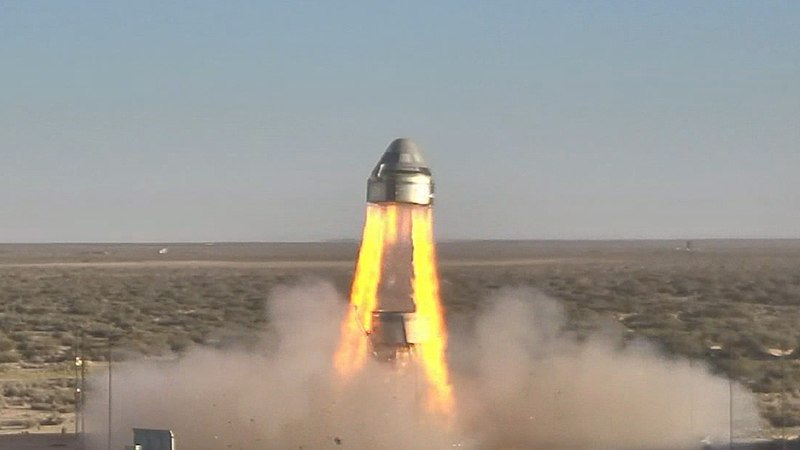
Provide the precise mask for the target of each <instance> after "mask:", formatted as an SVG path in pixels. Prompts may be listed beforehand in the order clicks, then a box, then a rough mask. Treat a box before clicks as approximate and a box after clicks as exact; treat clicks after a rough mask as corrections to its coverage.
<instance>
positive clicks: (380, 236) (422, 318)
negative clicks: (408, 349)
mask: <svg viewBox="0 0 800 450" xmlns="http://www.w3.org/2000/svg"><path fill="white" fill-rule="evenodd" d="M409 215H410V216H411V223H410V225H411V226H410V230H409V226H408V225H409V224H408V217H409ZM398 219H399V220H401V221H402V224H401V226H400V227H398ZM398 228H399V229H398ZM400 232H401V233H403V237H402V239H404V241H405V242H407V240H408V239H410V240H411V243H412V255H411V259H412V261H411V264H412V266H413V267H412V269H413V278H412V279H411V280H409V282H410V283H411V290H412V292H413V300H414V306H415V315H416V317H415V323H416V328H417V329H416V333H417V334H418V335H419V336H422V337H423V342H421V343H418V344H417V352H416V353H417V354H418V355H419V358H418V363H419V364H420V365H421V366H422V368H423V372H424V375H425V379H426V381H427V385H428V390H427V408H428V410H429V411H431V412H435V413H441V414H445V415H450V414H451V413H452V412H453V408H454V399H453V389H452V386H451V385H450V376H449V373H448V368H447V362H446V359H445V351H446V349H447V329H446V327H445V322H444V312H443V308H442V303H441V300H440V298H439V277H438V273H437V270H436V252H435V248H434V239H433V219H432V214H431V208H430V207H425V206H416V205H398V204H383V205H377V204H368V205H367V217H366V221H365V224H364V232H363V237H362V241H361V248H360V249H359V253H358V262H357V263H356V270H355V274H354V276H353V285H352V291H351V293H350V310H349V311H348V314H347V317H346V318H345V320H344V322H343V323H342V326H341V341H340V344H339V348H338V350H337V352H336V354H335V355H334V367H335V368H336V370H337V372H338V373H339V375H340V376H342V377H343V378H349V377H350V376H351V375H353V374H354V373H356V372H357V371H358V370H360V369H361V368H362V367H363V366H364V364H365V362H366V358H367V355H368V353H369V351H370V349H369V340H368V335H369V333H370V331H371V330H372V312H373V311H374V310H375V309H376V307H377V306H378V292H379V291H378V288H379V286H380V284H381V274H382V271H383V264H384V263H386V261H384V254H385V252H387V250H389V249H390V248H394V247H393V246H394V245H395V244H396V243H397V242H398V240H399V239H400V238H401V237H400V236H399V235H398V233H400ZM409 232H410V236H405V234H409Z"/></svg>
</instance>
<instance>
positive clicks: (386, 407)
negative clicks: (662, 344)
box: [88, 282, 757, 450]
mask: <svg viewBox="0 0 800 450" xmlns="http://www.w3.org/2000/svg"><path fill="white" fill-rule="evenodd" d="M345 304H346V302H345V301H344V300H343V299H342V298H341V297H340V296H339V294H337V292H336V291H335V289H334V288H333V287H332V286H331V285H329V284H327V283H323V282H307V283H304V284H300V285H296V286H291V287H282V288H279V289H276V290H275V291H274V292H272V294H271V296H270V299H269V301H268V302H267V308H268V311H267V314H268V316H269V318H270V325H269V328H268V329H267V330H265V333H264V335H265V337H264V339H263V345H262V346H261V347H260V349H259V350H258V351H252V350H250V351H245V350H217V349H208V348H197V349H195V350H193V351H190V352H189V353H188V354H187V355H185V356H184V357H183V358H181V359H180V360H179V361H177V362H161V363H157V362H136V363H126V364H122V365H118V366H117V368H116V369H115V372H114V378H113V400H114V401H113V415H112V417H113V421H112V429H113V432H112V436H113V445H114V448H122V447H123V446H124V445H130V444H132V434H131V428H132V427H140V428H170V429H172V430H174V431H175V434H176V440H177V442H178V446H179V447H180V448H191V449H226V448H232V449H248V450H256V449H259V450H260V449H338V448H345V449H363V450H367V449H397V448H405V449H425V450H428V449H438V448H441V449H445V448H452V447H453V446H454V445H456V446H460V448H466V449H509V448H525V449H556V448H564V449H589V448H591V449H604V448H606V449H641V448H654V449H662V448H663V449H670V448H692V447H693V446H694V447H697V443H698V442H699V440H700V439H701V438H702V437H704V436H706V435H713V436H715V437H717V438H718V439H727V436H728V427H729V423H728V418H729V416H728V406H729V403H728V400H729V391H728V389H729V385H728V382H727V380H723V379H721V378H718V377H714V376H712V375H710V374H709V373H708V372H707V370H706V369H705V368H704V367H702V365H701V364H694V365H691V364H689V362H687V361H676V360H667V359H665V358H663V357H662V356H660V355H659V354H658V352H657V351H655V350H654V349H653V348H651V347H649V346H648V345H646V344H644V343H641V344H633V345H626V346H622V345H621V344H620V340H619V339H618V338H613V337H609V335H608V333H606V334H604V335H602V336H596V337H592V338H589V339H587V340H583V341H581V342H580V343H579V342H578V341H577V340H576V339H574V338H573V337H571V336H570V335H569V334H565V333H564V332H563V331H562V328H563V325H564V320H565V318H564V315H563V311H562V309H561V308H560V307H559V305H558V303H557V302H556V301H554V300H552V299H549V298H546V297H545V296H543V295H541V294H539V293H536V292H532V291H527V290H514V289H507V290H502V291H501V292H499V293H498V294H496V295H495V296H493V297H492V298H490V299H487V301H486V303H485V304H486V307H485V308H484V310H483V311H482V312H481V313H480V314H479V315H478V316H477V317H474V318H469V319H467V320H466V321H467V322H469V323H465V324H460V326H455V327H453V326H451V328H456V329H458V330H463V331H460V332H459V333H455V334H452V333H451V336H450V339H449V341H450V352H449V355H450V361H451V366H452V374H453V382H454V387H455V397H456V413H455V416H454V417H453V418H451V419H449V420H448V419H443V418H436V417H430V416H428V415H427V413H425V412H424V407H423V406H422V405H420V402H421V401H420V399H419V398H418V396H417V395H416V392H417V390H418V385H419V383H418V380H417V377H418V374H417V373H416V372H415V371H414V370H413V369H411V370H407V371H405V372H402V373H397V372H396V371H394V370H392V369H391V368H390V367H387V366H386V365H383V364H380V363H377V362H374V361H369V362H368V363H367V367H365V369H364V370H363V371H361V372H360V373H358V374H357V375H356V378H355V379H353V380H349V382H347V383H343V382H342V381H341V380H339V378H338V377H337V376H336V375H335V373H334V371H333V369H332V357H333V353H334V351H335V346H336V344H337V342H338V338H339V324H340V322H341V319H342V317H343V316H344V312H345V311H344V309H345V306H344V305H345ZM453 320H456V319H453ZM104 387H105V378H103V377H100V378H98V379H96V380H94V383H93V390H92V391H91V392H90V393H89V395H90V399H91V402H90V405H89V409H88V413H89V416H88V420H89V424H90V425H92V428H93V429H94V433H93V435H92V439H91V440H90V443H92V445H93V446H92V447H91V448H105V443H106V439H107V436H106V435H105V431H104V430H105V427H106V424H107V422H106V419H107V416H106V405H107V397H106V398H104V391H103V389H104ZM736 390H737V393H736V397H735V398H736V399H737V405H736V416H737V421H738V423H737V427H738V426H744V425H743V424H742V423H741V422H742V421H743V420H744V419H746V420H748V421H750V423H749V424H748V425H753V424H754V421H755V420H756V417H757V416H756V414H755V412H754V411H755V408H754V407H753V404H752V402H751V400H750V397H749V396H748V395H747V394H746V393H745V392H744V391H743V390H741V389H740V388H739V387H736Z"/></svg>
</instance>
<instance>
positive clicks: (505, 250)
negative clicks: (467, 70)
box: [0, 241, 800, 433]
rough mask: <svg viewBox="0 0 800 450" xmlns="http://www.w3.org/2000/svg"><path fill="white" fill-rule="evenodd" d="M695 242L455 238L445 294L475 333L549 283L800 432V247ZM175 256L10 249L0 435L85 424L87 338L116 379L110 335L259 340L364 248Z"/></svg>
mask: <svg viewBox="0 0 800 450" xmlns="http://www.w3.org/2000/svg"><path fill="white" fill-rule="evenodd" d="M693 244H694V245H693V247H694V248H695V250H694V251H692V252H687V251H683V250H676V248H683V246H684V241H680V242H678V241H640V242H462V243H458V242H451V243H443V244H440V248H439V250H440V259H441V275H442V297H443V299H444V302H445V304H446V307H447V312H448V320H449V321H451V322H454V323H455V322H458V323H459V325H458V326H468V324H469V319H470V317H473V316H474V313H475V312H476V311H477V310H479V309H480V308H482V307H483V305H484V302H485V299H486V298H487V297H488V296H489V295H490V294H491V293H492V291H494V290H496V289H498V288H500V287H504V286H509V285H511V286H531V287H534V288H536V289H539V290H540V291H542V292H544V293H546V294H548V295H551V296H553V297H555V298H558V299H560V300H561V301H562V302H563V303H564V305H565V307H566V309H567V311H568V313H569V316H570V321H569V325H568V329H567V330H565V332H569V333H573V334H574V335H575V336H576V338H577V339H580V338H581V336H585V335H587V334H589V333H592V332H598V331H601V330H602V332H606V330H607V329H609V328H610V329H614V328H618V329H619V330H620V331H621V332H622V333H623V334H624V335H625V336H626V339H635V338H637V337H645V338H648V339H650V340H652V341H653V342H655V343H656V345H658V346H659V347H661V348H662V349H663V351H664V353H665V355H666V356H667V357H686V358H692V359H694V360H697V361H706V362H707V363H708V364H709V365H710V366H711V367H712V368H713V370H714V371H716V372H718V373H720V374H727V375H732V376H733V377H734V378H735V379H737V380H739V381H741V382H742V383H743V384H745V385H746V386H748V387H749V388H750V389H751V390H752V391H753V392H755V393H756V394H757V395H758V396H759V399H760V407H761V413H762V416H763V417H764V418H765V419H766V421H765V423H766V424H769V425H771V426H772V427H775V428H778V427H780V426H781V425H782V418H783V417H784V416H785V418H786V423H785V424H786V425H787V426H797V425H800V389H798V386H800V384H798V381H800V360H798V355H800V351H797V352H795V353H794V354H792V355H790V356H788V357H786V358H784V359H779V358H776V357H774V356H771V355H770V349H773V352H774V349H790V348H795V347H798V346H800V330H798V328H797V324H798V323H800V241H695V242H694V243H693ZM162 247H165V245H134V244H131V245H100V244H97V245H0V389H2V391H1V392H0V393H2V397H0V405H2V408H3V410H2V415H0V431H10V432H19V431H20V430H29V431H34V430H37V429H45V430H46V429H50V430H52V429H56V430H60V429H61V427H62V426H65V427H67V428H68V429H71V427H72V426H74V425H73V423H72V415H71V412H72V411H73V409H74V396H73V388H74V381H73V378H72V376H73V368H72V358H73V356H74V346H75V344H76V342H78V341H80V342H81V343H82V345H83V352H84V353H85V355H86V357H87V358H88V359H89V360H91V361H92V363H91V364H90V366H89V367H90V371H92V370H93V371H100V370H104V367H105V366H104V363H103V361H105V359H106V357H107V351H108V350H107V349H108V342H109V340H111V341H113V342H114V348H115V351H114V353H113V354H114V358H115V359H119V360H123V359H125V360H136V359H137V358H141V357H142V356H145V357H173V356H175V355H179V354H181V353H182V352H185V351H186V350H187V349H188V348H189V347H190V346H193V345H208V346H216V347H225V346H248V345H253V344H254V343H256V342H257V341H258V339H259V337H260V336H261V335H262V334H263V333H265V332H269V327H270V323H269V317H266V316H265V314H264V303H265V301H267V298H268V295H269V292H270V290H271V289H272V288H273V287H274V286H276V285H279V284H285V283H293V282H296V281H298V280H300V279H302V278H306V277H322V278H324V279H327V280H330V281H331V282H333V283H334V284H335V285H336V286H337V288H338V289H339V291H340V292H342V293H346V292H347V290H348V284H349V279H350V277H351V275H352V268H353V267H352V265H353V263H352V262H353V260H354V258H355V253H356V250H357V245H356V244H355V243H347V242H342V243H324V244H215V245H202V244H175V245H166V247H168V249H169V251H168V252H167V253H166V254H163V255H161V254H159V253H158V250H159V249H160V248H162ZM332 320H335V319H333V318H332ZM464 324H466V325H464ZM714 346H719V347H720V348H717V349H712V347H714ZM598 384H602V380H598ZM599 387H600V386H599ZM690 388H691V387H687V389H690ZM784 390H785V392H786V396H785V402H781V398H782V396H781V393H782V392H784ZM89 395H91V392H89ZM698 395H702V393H698ZM783 412H785V414H783ZM767 426H768V425H767ZM767 432H768V433H769V431H767Z"/></svg>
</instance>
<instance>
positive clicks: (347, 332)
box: [334, 205, 386, 377]
mask: <svg viewBox="0 0 800 450" xmlns="http://www.w3.org/2000/svg"><path fill="white" fill-rule="evenodd" d="M385 218H386V211H385V210H384V209H383V208H381V207H380V206H378V205H367V218H366V220H365V222H364V233H363V237H362V239H361V248H360V249H359V251H358V262H357V263H356V271H355V274H354V275H353V286H352V289H351V292H350V311H349V312H348V313H347V317H346V318H345V320H344V322H342V330H341V342H340V344H339V349H338V350H337V352H336V354H335V355H334V367H335V368H336V370H337V371H338V372H339V374H340V375H342V376H344V377H348V376H350V375H352V374H353V373H355V372H357V371H358V370H359V369H360V368H361V367H363V366H364V362H365V360H366V357H367V353H368V351H369V348H368V345H367V344H368V341H367V339H366V331H367V330H370V329H371V327H372V310H374V309H375V306H376V305H377V303H378V284H379V283H380V280H381V267H382V259H383V241H384V233H385Z"/></svg>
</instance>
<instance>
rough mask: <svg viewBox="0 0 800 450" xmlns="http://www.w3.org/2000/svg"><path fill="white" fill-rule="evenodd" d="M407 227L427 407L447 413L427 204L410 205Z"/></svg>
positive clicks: (448, 390) (449, 394)
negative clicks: (409, 225)
mask: <svg viewBox="0 0 800 450" xmlns="http://www.w3.org/2000/svg"><path fill="white" fill-rule="evenodd" d="M411 230H412V240H413V243H414V257H413V261H414V303H415V305H416V308H417V318H418V320H419V322H420V324H422V326H424V327H425V329H424V330H423V332H422V334H423V335H425V336H426V337H427V340H426V341H425V343H423V344H422V345H421V346H420V349H419V354H420V357H421V362H422V367H423V368H424V370H425V376H426V378H427V380H428V384H429V386H428V391H429V392H428V409H429V410H431V411H435V412H439V413H444V414H447V415H449V414H451V413H452V412H453V389H452V386H451V385H450V376H449V373H448V370H447V361H446V360H445V354H444V353H445V350H446V349H447V330H446V328H445V323H444V315H443V311H442V302H441V299H440V298H439V276H438V274H437V271H436V251H435V249H434V243H433V218H432V215H431V209H430V207H415V208H414V210H413V211H412V227H411Z"/></svg>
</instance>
